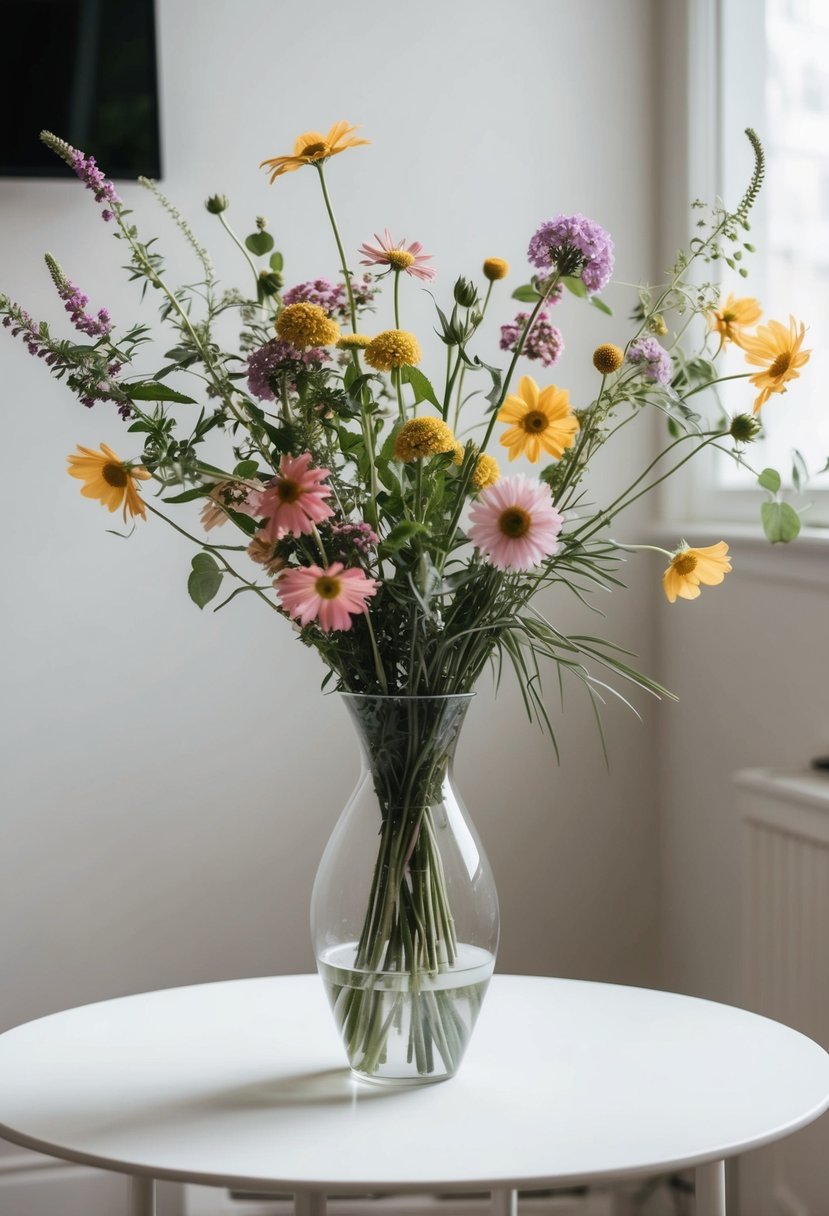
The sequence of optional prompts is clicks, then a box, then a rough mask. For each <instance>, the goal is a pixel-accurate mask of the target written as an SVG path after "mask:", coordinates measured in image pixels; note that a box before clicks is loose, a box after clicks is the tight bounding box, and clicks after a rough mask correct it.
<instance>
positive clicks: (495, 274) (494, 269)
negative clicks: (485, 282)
mask: <svg viewBox="0 0 829 1216" xmlns="http://www.w3.org/2000/svg"><path fill="white" fill-rule="evenodd" d="M508 274H509V262H505V261H504V259H503V258H487V259H486V261H485V262H484V278H485V279H489V281H490V283H496V282H497V281H498V279H505V278H506V277H507V275H508Z"/></svg>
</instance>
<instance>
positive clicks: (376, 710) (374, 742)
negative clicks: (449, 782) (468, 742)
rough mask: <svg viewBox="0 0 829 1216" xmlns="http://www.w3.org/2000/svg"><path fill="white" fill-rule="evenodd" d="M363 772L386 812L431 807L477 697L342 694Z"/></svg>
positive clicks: (464, 695) (459, 695)
mask: <svg viewBox="0 0 829 1216" xmlns="http://www.w3.org/2000/svg"><path fill="white" fill-rule="evenodd" d="M342 696H343V701H344V702H345V705H346V708H347V709H348V712H349V714H350V715H351V720H352V722H353V723H354V728H355V730H356V732H357V736H358V739H359V741H360V750H361V753H362V759H363V765H364V768H366V769H368V770H369V771H370V772H371V774H372V778H373V780H374V785H375V789H376V790H377V794H378V796H379V797H380V798H381V801H382V802H383V804H384V805H385V807H386V808H387V809H394V808H396V807H401V806H409V807H411V805H412V803H413V801H422V800H426V801H429V800H430V799H431V798H433V797H434V793H435V786H436V785H438V786H439V785H440V783H441V782H442V781H443V780H444V778H445V777H446V776H447V774H448V773H449V772H450V770H451V765H452V761H453V759H454V755H455V748H456V746H457V742H458V736H459V734H460V730H461V727H462V725H463V722H464V719H465V717H466V713H467V710H468V708H469V705H470V702H471V701H472V694H471V693H466V694H462V693H459V694H456V695H450V696H444V697H395V696H374V695H369V694H361V693H344V694H342Z"/></svg>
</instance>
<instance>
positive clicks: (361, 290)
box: [282, 274, 377, 322]
mask: <svg viewBox="0 0 829 1216" xmlns="http://www.w3.org/2000/svg"><path fill="white" fill-rule="evenodd" d="M351 291H352V294H353V296H354V303H355V305H356V306H357V308H368V307H370V305H371V304H372V302H373V300H374V297H375V295H376V293H377V288H376V287H375V286H374V285H373V281H372V278H371V275H370V274H365V275H363V277H362V278H361V279H354V280H352V283H351ZM282 302H283V304H316V305H318V307H319V308H321V309H322V310H323V311H324V312H326V313H327V314H328V316H329V317H333V318H334V320H335V321H340V322H345V321H347V320H348V319H349V305H348V292H347V291H346V288H345V283H331V282H330V281H329V280H328V279H311V280H310V281H309V282H307V283H297V285H296V287H290V288H289V289H288V290H287V291H286V292H284V293H283V296H282Z"/></svg>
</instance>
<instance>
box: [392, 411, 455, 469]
mask: <svg viewBox="0 0 829 1216" xmlns="http://www.w3.org/2000/svg"><path fill="white" fill-rule="evenodd" d="M455 443H456V440H455V436H454V435H453V434H452V428H451V427H450V426H447V425H446V423H445V422H443V421H442V419H440V418H410V419H409V421H408V422H404V423H403V425H402V426H401V428H400V430H399V431H398V432H397V437H396V439H395V441H394V458H395V460H402V461H403V463H404V464H408V463H409V461H411V460H423V459H424V458H425V457H427V456H439V455H440V453H441V452H454V450H455Z"/></svg>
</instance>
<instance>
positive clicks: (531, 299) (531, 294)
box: [512, 283, 541, 304]
mask: <svg viewBox="0 0 829 1216" xmlns="http://www.w3.org/2000/svg"><path fill="white" fill-rule="evenodd" d="M512 298H513V300H520V301H521V303H522V304H537V303H538V301H539V300H540V299H541V295H540V294H539V292H538V291H536V289H535V288H534V287H533V285H532V283H523V284H522V285H521V286H520V287H516V289H515V291H514V292H513V293H512Z"/></svg>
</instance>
